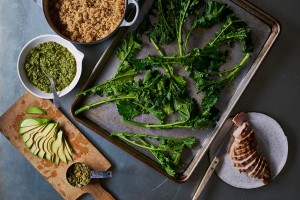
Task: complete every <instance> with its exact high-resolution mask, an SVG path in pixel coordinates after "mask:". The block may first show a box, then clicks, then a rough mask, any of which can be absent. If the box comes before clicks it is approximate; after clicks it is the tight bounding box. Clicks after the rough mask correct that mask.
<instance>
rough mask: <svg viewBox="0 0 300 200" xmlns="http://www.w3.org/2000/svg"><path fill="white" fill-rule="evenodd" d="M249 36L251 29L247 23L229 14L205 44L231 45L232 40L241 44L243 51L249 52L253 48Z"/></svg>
mask: <svg viewBox="0 0 300 200" xmlns="http://www.w3.org/2000/svg"><path fill="white" fill-rule="evenodd" d="M251 37H252V35H251V30H250V28H249V27H248V26H247V24H246V23H245V22H244V21H243V20H241V19H239V18H236V17H235V16H234V15H230V16H228V17H227V18H226V21H225V22H224V24H223V26H222V27H221V29H220V31H219V32H217V33H216V35H215V37H214V38H213V39H212V40H211V41H210V42H209V43H208V44H207V45H208V46H220V45H221V44H224V43H225V44H228V45H229V46H232V45H233V43H234V42H239V43H241V44H242V45H243V51H244V52H245V53H249V52H251V51H252V50H253V44H252V42H251V41H252V39H251Z"/></svg>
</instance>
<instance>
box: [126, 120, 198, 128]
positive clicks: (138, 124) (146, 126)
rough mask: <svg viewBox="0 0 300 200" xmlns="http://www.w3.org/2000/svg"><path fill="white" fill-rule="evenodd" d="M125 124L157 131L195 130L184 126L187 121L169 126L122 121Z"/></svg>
mask: <svg viewBox="0 0 300 200" xmlns="http://www.w3.org/2000/svg"><path fill="white" fill-rule="evenodd" d="M122 121H123V122H125V123H127V124H131V125H134V126H139V127H144V128H155V129H171V128H193V127H192V126H188V125H184V124H185V123H186V121H177V122H174V123H169V124H149V123H141V122H135V121H131V120H127V119H124V118H123V119H122Z"/></svg>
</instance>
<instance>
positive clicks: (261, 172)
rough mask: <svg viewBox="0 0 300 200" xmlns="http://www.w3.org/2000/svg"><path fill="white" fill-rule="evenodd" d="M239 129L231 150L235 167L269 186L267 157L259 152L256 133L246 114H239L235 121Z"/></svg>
mask: <svg viewBox="0 0 300 200" xmlns="http://www.w3.org/2000/svg"><path fill="white" fill-rule="evenodd" d="M232 121H233V122H234V123H235V125H236V126H237V129H236V130H235V131H234V133H233V136H234V142H233V144H232V146H231V148H230V156H231V159H232V162H233V166H234V167H235V168H237V169H238V170H239V171H240V172H246V173H247V174H248V176H250V177H254V178H258V179H261V180H262V182H263V183H264V184H268V182H269V181H270V178H271V170H270V167H269V164H268V162H267V160H266V158H265V157H263V156H262V155H260V154H259V153H258V152H257V140H256V137H255V132H254V130H253V128H252V127H251V126H250V124H249V123H248V122H247V115H246V113H239V114H237V115H236V116H235V117H234V118H233V120H232Z"/></svg>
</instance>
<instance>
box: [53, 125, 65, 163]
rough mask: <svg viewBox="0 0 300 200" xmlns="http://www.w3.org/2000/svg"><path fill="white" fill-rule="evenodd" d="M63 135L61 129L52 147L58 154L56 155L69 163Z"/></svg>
mask: <svg viewBox="0 0 300 200" xmlns="http://www.w3.org/2000/svg"><path fill="white" fill-rule="evenodd" d="M62 137H63V132H62V130H60V131H58V133H57V137H56V139H55V141H54V142H53V143H52V146H51V147H52V151H53V152H54V153H55V154H56V156H58V157H59V159H60V160H62V161H63V162H64V163H67V160H66V156H65V154H64V151H63V147H64V144H63V140H62Z"/></svg>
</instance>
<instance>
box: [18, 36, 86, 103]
mask: <svg viewBox="0 0 300 200" xmlns="http://www.w3.org/2000/svg"><path fill="white" fill-rule="evenodd" d="M83 57H84V54H83V53H82V52H80V51H78V50H77V49H76V48H75V46H74V45H73V44H72V43H71V42H69V41H67V40H65V39H63V38H61V37H59V36H57V35H41V36H38V37H36V38H34V39H32V40H30V41H29V42H28V43H27V44H26V45H25V46H24V47H23V49H22V50H21V52H20V55H19V58H18V70H17V71H18V75H19V78H20V80H21V82H22V84H23V85H24V87H25V88H26V89H27V90H28V91H29V92H30V93H32V94H34V95H35V96H37V97H40V98H45V99H52V98H53V94H52V89H51V83H50V81H49V79H48V78H47V76H46V75H45V73H47V74H48V75H49V76H51V77H52V78H53V81H54V83H55V88H56V91H57V92H58V96H60V97H61V96H64V95H66V94H67V93H69V92H70V91H71V90H72V89H73V88H74V87H75V86H76V84H77V83H78V81H79V78H80V75H81V71H82V60H83ZM44 72H45V73H44Z"/></svg>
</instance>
